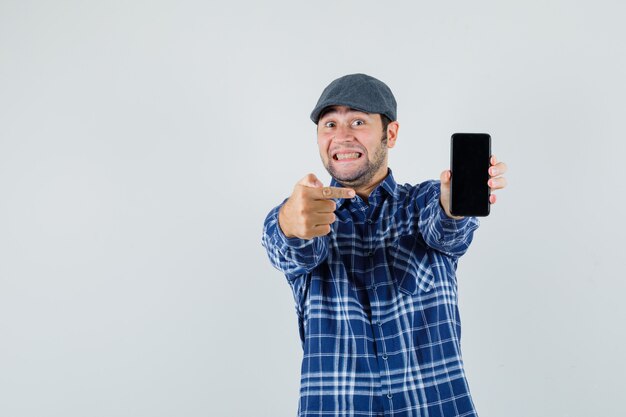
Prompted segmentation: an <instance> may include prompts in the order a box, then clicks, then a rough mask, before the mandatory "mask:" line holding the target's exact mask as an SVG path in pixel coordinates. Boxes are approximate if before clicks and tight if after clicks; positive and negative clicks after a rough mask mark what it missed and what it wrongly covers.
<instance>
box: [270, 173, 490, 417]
mask: <svg viewBox="0 0 626 417" xmlns="http://www.w3.org/2000/svg"><path fill="white" fill-rule="evenodd" d="M331 185H332V186H335V187H338V186H341V185H340V184H338V183H337V182H336V181H334V180H333V182H332V184H331ZM439 195H440V190H439V182H438V181H427V182H424V183H422V184H418V185H416V186H411V185H409V184H405V185H399V184H396V182H395V181H394V179H393V176H392V174H391V170H389V174H388V175H387V177H386V178H385V180H384V181H383V182H382V183H381V184H379V186H378V187H377V188H376V189H375V190H374V191H373V192H372V193H371V195H370V196H369V202H365V201H363V200H362V199H361V198H360V197H358V196H356V197H354V198H352V199H337V200H335V201H336V203H337V210H336V211H335V214H336V216H337V221H335V223H333V224H332V231H331V232H330V234H328V235H326V236H321V237H316V238H313V239H310V240H302V239H298V238H287V237H285V235H284V234H283V232H282V231H281V230H280V227H279V225H278V210H279V209H280V207H281V206H278V207H276V208H274V209H273V210H272V211H271V212H270V213H269V215H268V216H267V219H266V220H265V225H264V233H263V239H262V244H263V246H264V247H265V248H266V250H267V253H268V256H269V258H270V261H271V263H272V265H274V266H275V267H276V268H277V269H279V270H280V271H282V272H283V273H284V274H285V275H286V277H287V281H288V282H289V285H290V286H291V288H292V290H293V295H294V298H295V304H296V312H297V315H298V322H299V328H300V339H301V340H302V347H303V349H304V357H303V361H302V369H301V385H300V402H299V407H298V415H299V416H319V417H322V416H324V417H329V416H342V417H343V416H358V417H365V416H368V417H369V416H372V417H373V416H397V417H399V416H416V417H417V416H420V417H426V416H428V417H439V416H442V417H443V416H445V417H453V416H455V417H468V416H476V415H477V414H476V411H475V409H474V404H473V402H472V399H471V396H470V392H469V387H468V384H467V381H466V378H465V373H464V371H463V360H462V358H461V346H460V339H461V322H460V318H459V311H458V306H457V283H456V275H455V270H456V265H457V260H458V258H459V257H460V256H461V255H463V253H465V251H466V250H467V248H468V246H469V244H470V242H471V240H472V235H473V232H474V230H475V229H476V228H477V227H478V221H477V219H475V218H471V217H469V218H465V219H462V220H453V219H451V218H448V217H447V216H446V214H445V212H444V211H443V210H442V209H441V206H440V204H439ZM368 203H369V204H368ZM283 204H284V203H283Z"/></svg>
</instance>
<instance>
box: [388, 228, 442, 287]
mask: <svg viewBox="0 0 626 417" xmlns="http://www.w3.org/2000/svg"><path fill="white" fill-rule="evenodd" d="M390 252H391V257H392V259H391V264H390V265H391V271H392V273H393V275H394V278H395V280H396V283H397V285H398V287H399V289H400V291H402V292H404V293H405V294H410V295H413V294H415V293H416V292H417V290H418V289H419V290H420V291H423V292H429V291H430V290H432V289H433V286H434V285H435V275H434V273H433V270H432V267H431V265H430V259H429V256H428V251H427V250H426V243H425V242H424V241H423V239H422V238H421V236H414V235H404V236H400V237H398V238H397V239H396V240H395V241H394V242H393V243H392V245H391V251H390Z"/></svg>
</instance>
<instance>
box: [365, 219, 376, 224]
mask: <svg viewBox="0 0 626 417" xmlns="http://www.w3.org/2000/svg"><path fill="white" fill-rule="evenodd" d="M365 222H366V223H367V224H372V223H374V221H373V220H372V219H367V220H365Z"/></svg>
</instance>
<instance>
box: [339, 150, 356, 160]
mask: <svg viewBox="0 0 626 417" xmlns="http://www.w3.org/2000/svg"><path fill="white" fill-rule="evenodd" d="M336 156H337V159H338V160H342V159H356V158H358V157H359V156H361V154H360V153H358V152H353V153H338V154H337V155H336Z"/></svg>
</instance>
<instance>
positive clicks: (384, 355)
mask: <svg viewBox="0 0 626 417" xmlns="http://www.w3.org/2000/svg"><path fill="white" fill-rule="evenodd" d="M388 357H389V356H387V354H386V353H383V360H384V361H386V360H387V358H388Z"/></svg>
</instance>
